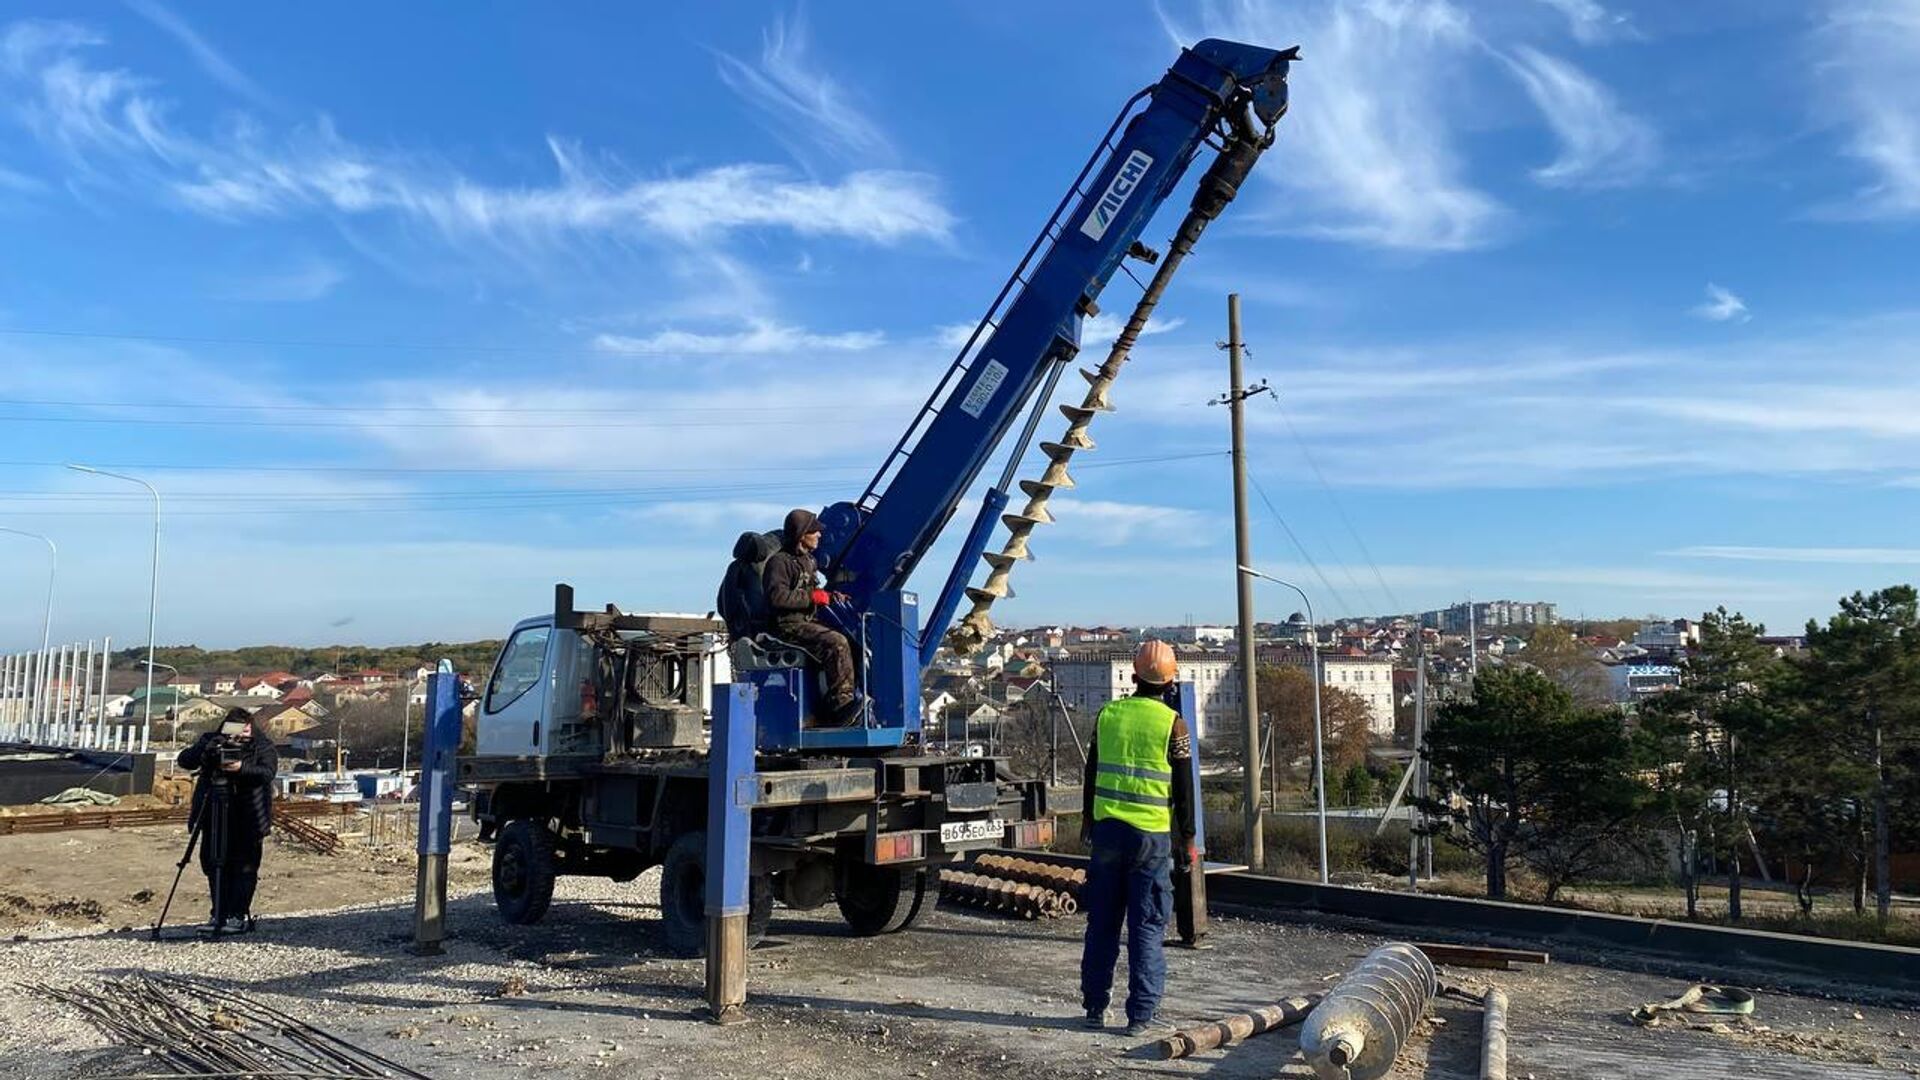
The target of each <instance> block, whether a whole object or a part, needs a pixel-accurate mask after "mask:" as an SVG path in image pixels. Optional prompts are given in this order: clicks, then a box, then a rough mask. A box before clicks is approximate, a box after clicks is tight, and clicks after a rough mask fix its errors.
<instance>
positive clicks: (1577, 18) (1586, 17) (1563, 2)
mask: <svg viewBox="0 0 1920 1080" xmlns="http://www.w3.org/2000/svg"><path fill="white" fill-rule="evenodd" d="M1540 2H1541V3H1543V4H1545V5H1547V6H1548V7H1550V8H1553V9H1554V10H1556V11H1558V12H1559V13H1560V14H1562V15H1564V16H1566V18H1567V26H1568V28H1569V29H1571V30H1572V31H1573V36H1574V39H1575V40H1576V41H1579V42H1580V43H1582V44H1585V45H1598V44H1601V43H1603V42H1608V41H1616V40H1619V39H1621V38H1629V37H1634V36H1636V33H1637V32H1636V31H1635V30H1634V28H1633V20H1632V19H1631V18H1629V17H1628V16H1627V15H1625V14H1624V13H1621V12H1617V11H1610V10H1608V9H1607V8H1605V7H1603V6H1601V5H1600V4H1599V3H1598V2H1597V0H1540Z"/></svg>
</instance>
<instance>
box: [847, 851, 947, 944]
mask: <svg viewBox="0 0 1920 1080" xmlns="http://www.w3.org/2000/svg"><path fill="white" fill-rule="evenodd" d="M835 892H836V893H837V894H838V895H837V897H836V899H838V900H839V902H840V915H841V917H842V918H844V919H846V920H847V925H848V926H849V927H851V928H852V929H853V932H854V934H856V935H858V936H860V937H873V936H874V935H876V934H891V933H894V932H896V931H900V930H905V929H906V928H907V927H909V926H912V925H913V922H914V920H915V919H917V918H919V917H920V904H921V901H923V900H924V899H925V898H926V892H927V875H926V874H924V873H922V872H921V871H919V870H902V869H900V868H899V867H895V866H869V865H867V864H866V863H859V862H846V863H842V864H841V867H840V880H839V883H838V886H837V888H836V889H835Z"/></svg>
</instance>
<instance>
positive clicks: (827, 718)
mask: <svg viewBox="0 0 1920 1080" xmlns="http://www.w3.org/2000/svg"><path fill="white" fill-rule="evenodd" d="M866 714H867V699H866V697H865V695H863V694H861V693H859V692H858V691H856V692H855V693H854V695H853V696H852V697H850V698H848V699H847V700H845V701H843V702H841V703H840V704H838V705H829V706H827V710H826V715H824V716H822V717H821V718H820V726H821V727H830V728H848V727H858V726H860V722H861V721H862V720H864V719H866Z"/></svg>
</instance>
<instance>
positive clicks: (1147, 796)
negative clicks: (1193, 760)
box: [1093, 697, 1177, 833]
mask: <svg viewBox="0 0 1920 1080" xmlns="http://www.w3.org/2000/svg"><path fill="white" fill-rule="evenodd" d="M1176 718H1177V714H1176V713H1175V712H1174V711H1173V710H1172V709H1170V708H1168V707H1167V706H1166V704H1165V703H1164V702H1160V701H1155V700H1154V699H1152V698H1144V697H1128V698H1121V699H1120V700H1118V701H1110V702H1108V703H1107V704H1106V706H1105V707H1104V708H1102V709H1101V710H1100V719H1099V722H1098V725H1097V727H1096V731H1095V734H1094V738H1095V739H1096V740H1097V742H1096V743H1095V745H1096V746H1097V747H1098V751H1097V753H1096V755H1095V756H1096V757H1097V758H1098V759H1099V764H1098V765H1097V766H1096V768H1095V770H1094V776H1093V820H1095V821H1105V820H1106V819H1108V818H1117V819H1119V820H1121V821H1124V822H1126V823H1127V824H1129V825H1131V826H1133V827H1134V828H1136V829H1139V830H1140V831H1141V832H1162V833H1163V832H1172V831H1173V762H1171V761H1169V760H1167V739H1168V738H1169V737H1170V736H1171V735H1172V734H1173V722H1174V720H1175V719H1176Z"/></svg>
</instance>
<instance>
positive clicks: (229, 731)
mask: <svg viewBox="0 0 1920 1080" xmlns="http://www.w3.org/2000/svg"><path fill="white" fill-rule="evenodd" d="M246 730H247V723H246V721H244V720H222V721H221V722H220V727H219V730H217V731H215V732H214V734H213V738H212V739H211V740H209V741H208V743H207V755H206V757H204V758H202V759H201V766H200V767H201V768H202V769H203V770H206V771H208V772H220V771H222V770H224V769H225V768H226V767H227V766H228V765H230V764H233V763H234V762H239V761H245V760H246V757H247V740H246V737H245V736H244V735H242V734H241V733H242V732H244V731H246Z"/></svg>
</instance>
